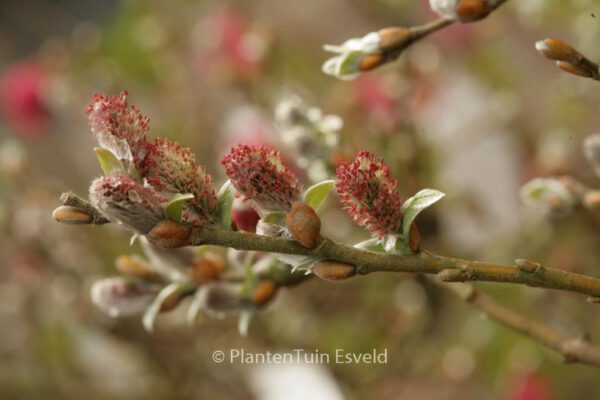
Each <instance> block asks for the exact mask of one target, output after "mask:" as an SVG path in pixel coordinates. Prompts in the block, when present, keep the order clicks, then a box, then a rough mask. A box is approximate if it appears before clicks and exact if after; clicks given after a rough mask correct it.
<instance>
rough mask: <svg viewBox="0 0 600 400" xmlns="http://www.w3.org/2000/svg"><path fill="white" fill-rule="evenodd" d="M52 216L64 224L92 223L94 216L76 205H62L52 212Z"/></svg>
mask: <svg viewBox="0 0 600 400" xmlns="http://www.w3.org/2000/svg"><path fill="white" fill-rule="evenodd" d="M52 218H54V219H55V220H56V221H58V222H62V223H63V224H73V225H84V224H91V223H92V221H93V216H91V215H90V214H88V213H86V212H85V211H82V210H80V209H78V208H75V207H70V206H60V207H58V208H57V209H55V210H54V211H53V212H52Z"/></svg>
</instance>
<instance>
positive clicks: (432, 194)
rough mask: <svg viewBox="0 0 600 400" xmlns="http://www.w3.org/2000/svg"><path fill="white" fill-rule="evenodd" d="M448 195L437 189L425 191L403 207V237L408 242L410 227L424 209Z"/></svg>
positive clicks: (420, 192) (407, 201)
mask: <svg viewBox="0 0 600 400" xmlns="http://www.w3.org/2000/svg"><path fill="white" fill-rule="evenodd" d="M445 195H446V194H445V193H442V192H440V191H439V190H435V189H423V190H421V191H419V192H418V193H417V194H415V195H414V196H413V197H411V198H410V199H408V200H406V202H405V203H404V204H403V205H402V236H403V237H404V240H408V233H409V231H410V226H411V225H412V223H413V222H414V220H415V218H417V215H419V213H421V211H423V210H424V209H426V208H427V207H429V206H431V205H432V204H434V203H436V202H437V201H439V200H440V199H441V198H442V197H444V196H445Z"/></svg>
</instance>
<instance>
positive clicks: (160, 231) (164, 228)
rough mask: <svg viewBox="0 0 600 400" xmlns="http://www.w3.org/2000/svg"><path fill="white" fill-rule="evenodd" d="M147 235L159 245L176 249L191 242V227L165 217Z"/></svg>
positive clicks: (153, 242)
mask: <svg viewBox="0 0 600 400" xmlns="http://www.w3.org/2000/svg"><path fill="white" fill-rule="evenodd" d="M146 237H147V238H148V240H149V241H150V242H151V243H152V244H154V245H156V246H158V247H162V248H165V249H175V248H177V247H184V246H188V245H189V244H190V242H189V238H190V228H188V227H186V226H184V225H181V224H178V223H176V222H173V221H170V220H168V219H165V220H162V221H160V222H159V223H158V224H156V225H155V226H154V228H152V230H150V232H148V234H147V235H146Z"/></svg>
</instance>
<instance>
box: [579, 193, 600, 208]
mask: <svg viewBox="0 0 600 400" xmlns="http://www.w3.org/2000/svg"><path fill="white" fill-rule="evenodd" d="M583 205H584V207H585V208H589V209H590V210H600V190H592V191H589V192H587V193H586V195H585V196H583Z"/></svg>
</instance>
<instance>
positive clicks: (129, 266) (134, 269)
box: [115, 255, 164, 281]
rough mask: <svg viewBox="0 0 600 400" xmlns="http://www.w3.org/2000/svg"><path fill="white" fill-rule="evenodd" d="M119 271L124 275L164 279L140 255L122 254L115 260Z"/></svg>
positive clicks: (150, 279)
mask: <svg viewBox="0 0 600 400" xmlns="http://www.w3.org/2000/svg"><path fill="white" fill-rule="evenodd" d="M115 267H116V268H117V271H119V272H120V273H121V275H124V276H130V277H135V278H140V279H144V280H148V281H163V280H164V279H163V277H162V276H161V275H160V274H158V273H157V272H156V271H153V270H152V268H151V267H150V265H148V264H147V263H146V262H144V261H143V260H141V259H140V258H138V257H130V256H126V255H122V256H119V257H117V259H116V260H115Z"/></svg>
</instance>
